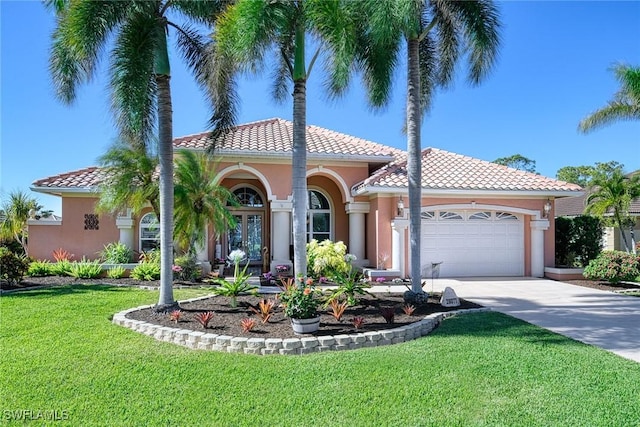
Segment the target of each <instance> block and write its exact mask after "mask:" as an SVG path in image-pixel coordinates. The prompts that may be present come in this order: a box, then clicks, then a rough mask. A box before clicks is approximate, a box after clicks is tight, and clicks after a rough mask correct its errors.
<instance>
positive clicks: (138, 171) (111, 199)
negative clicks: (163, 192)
mask: <svg viewBox="0 0 640 427" xmlns="http://www.w3.org/2000/svg"><path fill="white" fill-rule="evenodd" d="M150 145H151V144H146V145H145V144H132V143H127V142H123V141H122V140H120V141H117V142H116V143H115V144H113V145H112V146H111V147H110V148H109V149H108V150H107V152H106V153H105V154H104V155H102V156H101V157H100V159H99V163H100V164H101V165H102V167H103V168H104V172H105V178H104V179H103V181H102V182H101V183H100V199H99V200H98V204H97V205H96V209H97V210H98V211H102V212H112V213H116V212H121V211H124V210H126V209H131V210H132V212H133V213H134V214H138V213H140V211H141V210H142V209H143V208H144V207H145V206H147V204H150V205H151V208H152V209H153V212H154V213H155V214H156V217H158V218H160V194H159V189H158V179H157V177H155V176H154V175H155V173H156V168H157V166H158V156H157V155H156V154H155V153H154V152H153V151H152V150H151V147H150Z"/></svg>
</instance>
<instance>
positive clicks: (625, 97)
mask: <svg viewBox="0 0 640 427" xmlns="http://www.w3.org/2000/svg"><path fill="white" fill-rule="evenodd" d="M613 72H614V74H615V76H616V79H617V80H618V81H619V82H620V90H618V92H617V93H616V94H615V95H614V97H613V99H612V100H611V101H609V103H608V104H607V105H606V106H605V107H602V108H600V109H598V110H596V111H594V112H593V113H591V114H590V115H588V116H587V117H586V118H584V119H583V120H582V121H581V122H580V124H579V125H578V130H580V131H581V132H583V133H587V132H591V131H592V130H595V129H598V128H600V127H602V126H606V125H610V124H612V123H615V122H618V121H622V120H636V121H637V120H640V67H632V66H630V65H625V64H617V65H615V66H614V67H613Z"/></svg>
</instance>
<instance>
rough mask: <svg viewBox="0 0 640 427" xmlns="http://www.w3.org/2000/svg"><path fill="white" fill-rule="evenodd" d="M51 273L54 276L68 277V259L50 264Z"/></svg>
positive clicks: (69, 263) (69, 270)
mask: <svg viewBox="0 0 640 427" xmlns="http://www.w3.org/2000/svg"><path fill="white" fill-rule="evenodd" d="M51 272H52V273H53V274H54V275H55V276H70V275H71V261H69V260H68V259H61V260H60V261H58V262H56V263H54V264H51Z"/></svg>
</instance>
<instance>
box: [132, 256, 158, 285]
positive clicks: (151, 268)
mask: <svg viewBox="0 0 640 427" xmlns="http://www.w3.org/2000/svg"><path fill="white" fill-rule="evenodd" d="M130 276H131V277H132V278H134V279H136V280H147V281H149V280H158V279H160V251H159V250H157V249H152V250H150V251H148V252H142V253H141V254H140V262H139V263H138V265H137V266H136V267H135V268H134V269H133V270H131V274H130Z"/></svg>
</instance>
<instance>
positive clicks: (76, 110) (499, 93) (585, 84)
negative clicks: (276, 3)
mask: <svg viewBox="0 0 640 427" xmlns="http://www.w3.org/2000/svg"><path fill="white" fill-rule="evenodd" d="M499 7H500V9H501V14H502V22H503V31H502V40H503V41H502V48H501V53H500V59H499V61H498V64H497V66H496V68H495V70H494V72H493V73H492V74H491V75H490V76H489V78H488V79H486V81H485V82H484V83H483V84H482V85H481V86H479V87H470V86H469V85H468V84H467V83H466V82H465V81H464V77H465V73H464V71H462V72H460V73H459V77H460V78H459V79H458V81H457V83H456V84H455V85H454V86H453V87H452V88H450V89H448V90H447V91H445V92H442V93H439V94H438V95H437V97H436V99H435V103H434V108H433V110H432V112H431V114H430V115H429V116H427V117H426V118H425V120H424V122H423V126H422V146H423V147H437V148H441V149H444V150H449V151H452V152H456V153H460V154H464V155H468V156H472V157H476V158H480V159H484V160H489V161H492V160H495V159H496V158H498V157H504V156H509V155H512V154H516V153H519V154H522V155H523V156H526V157H528V158H530V159H532V160H535V161H536V163H537V170H538V172H539V173H541V174H542V175H546V176H551V177H553V176H555V174H556V171H557V170H558V169H559V168H561V167H563V166H578V165H593V164H594V163H595V162H606V161H609V160H616V161H618V162H621V163H623V164H624V165H625V168H626V170H627V171H631V170H636V169H640V123H637V122H636V123H631V122H621V123H617V124H615V125H613V126H610V127H606V128H603V129H601V130H598V131H595V132H593V133H591V134H588V135H582V134H579V133H578V132H577V130H576V129H577V124H578V122H579V121H580V119H582V118H583V117H584V116H586V115H587V114H588V113H590V112H591V111H593V110H595V109H597V108H599V107H601V106H604V105H605V104H606V102H607V101H608V100H609V99H610V98H611V97H612V96H613V94H614V93H615V91H616V90H617V88H618V84H617V82H616V80H615V79H614V78H613V75H612V73H611V72H610V71H609V68H610V67H611V65H613V64H615V63H617V62H625V63H629V64H632V65H640V2H639V1H624V2H612V1H602V2H598V1H570V2H552V1H545V2H527V1H510V2H500V3H499ZM0 14H1V55H2V56H1V88H0V90H1V92H0V100H1V120H0V126H1V151H0V158H1V163H0V167H1V170H0V178H1V180H0V191H1V192H2V193H1V194H2V195H3V196H4V195H6V194H7V193H8V192H9V191H12V190H16V189H22V190H28V189H29V186H30V185H31V183H32V182H33V181H35V180H36V179H39V178H43V177H46V176H50V175H55V174H58V173H62V172H67V171H71V170H75V169H80V168H83V167H87V166H92V165H95V164H96V159H97V158H98V157H99V156H100V155H101V154H102V153H103V152H104V151H105V149H106V148H107V147H108V145H109V144H110V143H111V142H112V141H113V138H114V137H115V130H114V127H113V124H112V118H111V113H110V111H109V103H108V91H107V79H106V78H105V77H104V74H102V75H98V76H97V78H96V79H95V80H94V81H93V82H91V83H90V84H88V85H84V86H82V87H81V88H80V89H79V92H78V99H77V100H76V102H75V104H74V105H72V106H66V105H63V104H61V103H60V102H58V101H57V100H56V99H55V98H54V95H53V85H52V83H51V78H50V76H49V74H48V49H49V44H50V35H51V32H52V30H53V25H54V19H53V16H52V15H51V13H50V12H49V11H47V10H45V8H44V7H43V6H42V4H41V3H40V2H35V1H5V0H3V1H0ZM105 62H106V61H105ZM172 72H173V76H172V91H173V109H174V136H182V135H187V134H192V133H198V132H201V131H205V130H206V122H207V119H208V116H209V112H208V111H207V108H206V105H205V103H204V101H203V96H202V94H201V93H200V92H199V90H198V88H197V87H196V85H195V84H194V83H193V82H192V79H191V77H190V76H189V74H188V72H187V71H186V70H185V69H184V68H183V67H182V64H181V62H180V58H178V57H176V58H174V61H173V69H172ZM322 77H323V76H322V72H321V68H320V67H316V68H315V70H314V74H312V76H311V79H310V81H309V86H308V91H307V94H308V106H307V114H308V118H307V122H308V123H309V124H314V125H318V126H322V127H326V128H329V129H333V130H336V131H340V132H344V133H347V134H350V135H354V136H358V137H361V138H365V139H369V140H372V141H376V142H380V143H383V144H387V145H391V146H394V147H398V148H405V147H406V138H405V136H404V135H403V134H402V132H401V129H402V120H403V118H404V101H405V99H404V90H405V76H404V73H403V72H399V73H398V75H397V78H396V85H395V88H394V93H393V97H392V102H391V104H390V105H389V106H388V107H387V108H386V109H385V110H384V111H382V112H377V113H373V112H371V111H369V110H368V109H367V107H366V103H365V98H364V95H363V94H362V90H361V88H360V82H359V80H358V79H354V81H353V82H352V87H351V90H350V91H349V92H348V94H347V96H346V97H345V98H343V99H341V100H338V101H328V100H327V99H326V97H325V96H324V95H323V92H322ZM240 91H241V97H242V105H241V111H240V120H239V122H240V123H244V122H249V121H255V120H261V119H266V118H270V117H282V118H284V119H289V120H290V119H291V103H290V102H289V103H286V104H284V105H277V104H275V103H274V102H273V101H272V100H271V99H270V96H269V81H268V73H266V74H265V77H264V78H256V77H252V78H247V79H244V80H242V82H241V86H240ZM31 194H32V195H33V196H35V197H37V198H38V199H39V200H40V202H41V203H42V204H44V205H45V206H46V207H47V208H50V209H53V210H54V211H55V212H56V213H58V214H60V213H61V212H60V201H59V199H58V198H56V197H51V196H44V195H40V194H37V193H31Z"/></svg>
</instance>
